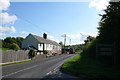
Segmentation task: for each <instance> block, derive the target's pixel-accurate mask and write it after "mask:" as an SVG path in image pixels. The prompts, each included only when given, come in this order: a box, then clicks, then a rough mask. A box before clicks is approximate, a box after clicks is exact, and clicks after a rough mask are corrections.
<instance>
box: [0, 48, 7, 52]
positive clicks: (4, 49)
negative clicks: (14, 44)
mask: <svg viewBox="0 0 120 80" xmlns="http://www.w3.org/2000/svg"><path fill="white" fill-rule="evenodd" d="M0 50H3V51H6V50H9V49H8V48H0Z"/></svg>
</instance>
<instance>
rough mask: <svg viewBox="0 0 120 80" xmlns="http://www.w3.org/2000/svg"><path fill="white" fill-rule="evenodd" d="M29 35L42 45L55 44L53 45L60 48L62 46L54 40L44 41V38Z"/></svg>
mask: <svg viewBox="0 0 120 80" xmlns="http://www.w3.org/2000/svg"><path fill="white" fill-rule="evenodd" d="M29 35H32V36H33V37H34V38H35V39H36V40H38V42H40V43H46V44H53V45H57V46H60V44H58V43H57V42H55V41H53V40H49V39H44V38H43V37H40V36H37V35H33V34H29Z"/></svg>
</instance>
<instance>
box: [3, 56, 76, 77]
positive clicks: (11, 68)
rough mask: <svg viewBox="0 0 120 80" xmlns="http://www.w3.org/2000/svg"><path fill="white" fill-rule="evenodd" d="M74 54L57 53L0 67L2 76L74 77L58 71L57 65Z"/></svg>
mask: <svg viewBox="0 0 120 80" xmlns="http://www.w3.org/2000/svg"><path fill="white" fill-rule="evenodd" d="M73 56H75V54H69V55H59V56H55V57H49V58H44V59H37V60H33V61H31V62H25V63H20V64H14V65H8V66H4V67H2V78H33V79H34V78H37V79H38V78H39V79H44V78H49V79H51V78H52V79H53V78H74V79H77V78H76V77H73V76H70V75H67V74H64V73H62V72H60V71H59V67H60V66H61V65H62V64H63V63H64V62H65V61H66V60H67V59H69V58H71V57H73Z"/></svg>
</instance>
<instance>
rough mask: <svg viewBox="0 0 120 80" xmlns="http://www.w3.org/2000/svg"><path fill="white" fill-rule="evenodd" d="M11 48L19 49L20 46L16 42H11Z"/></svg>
mask: <svg viewBox="0 0 120 80" xmlns="http://www.w3.org/2000/svg"><path fill="white" fill-rule="evenodd" d="M10 49H13V50H16V51H17V50H19V49H20V48H19V46H18V45H17V44H16V43H13V44H11V46H10Z"/></svg>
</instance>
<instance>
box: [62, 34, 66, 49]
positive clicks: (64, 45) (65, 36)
mask: <svg viewBox="0 0 120 80" xmlns="http://www.w3.org/2000/svg"><path fill="white" fill-rule="evenodd" d="M62 37H64V49H65V44H66V34H64V35H62Z"/></svg>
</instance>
